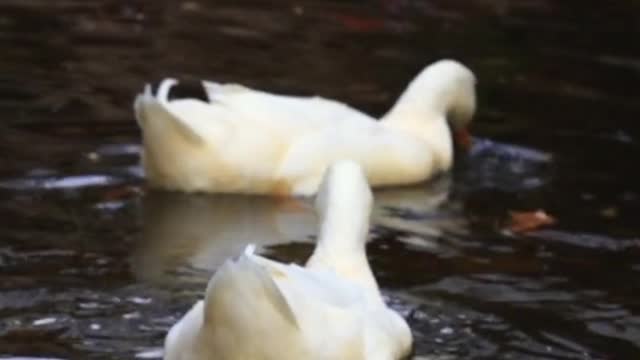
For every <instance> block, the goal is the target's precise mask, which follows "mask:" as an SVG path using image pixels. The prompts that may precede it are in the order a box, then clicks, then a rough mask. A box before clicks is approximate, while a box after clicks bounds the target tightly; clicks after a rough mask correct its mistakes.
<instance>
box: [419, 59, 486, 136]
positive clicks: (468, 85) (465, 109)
mask: <svg viewBox="0 0 640 360" xmlns="http://www.w3.org/2000/svg"><path fill="white" fill-rule="evenodd" d="M415 81H416V82H417V83H418V84H419V86H424V87H425V90H423V91H424V93H426V94H427V96H428V98H427V101H428V102H430V103H431V104H432V106H434V107H435V108H437V109H439V110H440V111H442V112H443V113H444V114H445V116H446V118H447V120H448V122H449V125H450V126H451V129H452V130H453V133H454V138H455V140H456V141H457V142H458V143H459V144H460V145H461V146H463V147H465V148H466V147H469V146H470V145H471V137H470V135H469V131H468V128H469V125H470V124H471V120H472V119H473V115H474V113H475V111H476V82H477V80H476V77H475V75H474V74H473V72H471V70H469V68H467V67H466V66H464V65H462V64H461V63H459V62H457V61H455V60H440V61H437V62H435V63H433V64H431V65H429V66H428V67H427V68H425V70H424V71H423V72H422V74H420V75H419V76H418V77H417V78H416V80H415Z"/></svg>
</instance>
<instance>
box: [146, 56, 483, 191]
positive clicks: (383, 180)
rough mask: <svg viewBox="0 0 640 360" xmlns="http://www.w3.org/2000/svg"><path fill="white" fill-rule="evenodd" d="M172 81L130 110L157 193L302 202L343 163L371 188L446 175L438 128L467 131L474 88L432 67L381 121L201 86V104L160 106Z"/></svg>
mask: <svg viewBox="0 0 640 360" xmlns="http://www.w3.org/2000/svg"><path fill="white" fill-rule="evenodd" d="M175 83H176V82H175V80H173V79H167V80H165V81H164V82H163V83H161V85H160V87H159V90H158V91H157V94H156V95H155V96H153V95H152V94H151V93H150V90H149V89H148V88H145V92H144V93H143V94H141V95H139V96H138V97H137V99H136V102H135V104H134V108H135V114H136V118H137V120H138V123H139V124H140V126H141V128H142V130H143V141H144V166H145V170H146V172H147V179H148V180H149V182H150V183H151V185H154V186H156V187H161V188H166V189H172V190H181V191H188V192H190V191H208V192H227V193H229V192H231V193H233V192H243V193H258V194H265V193H269V194H296V195H311V194H314V193H315V192H316V191H317V188H318V186H319V184H320V181H321V179H322V175H323V173H324V171H325V170H326V168H327V167H328V166H329V165H330V164H331V163H333V162H335V161H337V160H341V159H352V160H354V161H357V162H358V163H360V165H361V166H362V167H363V168H364V170H365V172H366V174H367V177H368V179H369V182H370V183H371V185H373V186H382V185H399V184H410V183H416V182H420V181H422V180H425V179H427V178H429V177H430V176H432V175H434V174H436V173H438V172H441V171H445V170H447V169H449V167H450V166H451V161H452V151H453V147H452V144H451V142H452V141H451V134H450V131H449V128H448V126H447V121H448V120H452V118H454V117H455V118H456V119H462V120H456V121H458V122H468V121H469V119H470V117H471V116H472V115H473V111H474V109H475V93H474V84H475V79H474V77H473V74H472V73H471V72H470V71H469V70H468V69H467V68H465V67H464V66H463V65H461V64H459V63H456V62H453V61H440V62H437V63H435V64H433V65H431V66H429V67H427V68H426V69H425V70H423V72H422V73H420V74H419V75H418V76H417V77H416V79H414V81H413V82H412V83H411V84H410V85H409V87H408V88H407V91H405V93H404V94H403V96H401V97H400V100H398V102H397V103H396V105H395V106H394V107H393V108H392V110H390V111H389V113H388V114H387V115H385V117H384V118H383V120H382V121H377V120H376V119H374V118H372V117H371V116H369V115H367V114H365V113H363V112H360V111H358V110H356V109H353V108H351V107H349V106H347V105H345V104H342V103H339V102H337V101H333V100H328V99H323V98H320V97H296V96H285V95H275V94H270V93H266V92H262V91H258V90H253V89H250V88H247V87H244V86H241V85H236V84H229V85H224V84H217V83H213V82H204V83H203V86H204V88H205V91H206V92H207V95H208V98H209V102H205V101H200V100H196V99H180V100H169V99H168V94H169V92H170V89H171V86H173V85H174V84H175Z"/></svg>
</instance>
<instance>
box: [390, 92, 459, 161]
mask: <svg viewBox="0 0 640 360" xmlns="http://www.w3.org/2000/svg"><path fill="white" fill-rule="evenodd" d="M450 93H451V92H450V91H448V89H447V87H446V86H444V87H443V86H442V85H439V83H438V82H436V83H429V82H424V81H422V82H417V81H416V80H414V81H413V82H412V83H411V84H409V86H408V87H407V89H406V90H405V92H404V93H403V94H402V95H401V96H400V98H399V99H398V101H397V102H396V103H395V105H394V106H393V107H392V108H391V110H389V112H388V113H387V114H386V115H384V116H383V117H382V119H381V122H382V124H383V125H384V126H387V127H389V128H393V129H397V130H401V131H404V132H407V133H409V134H411V135H413V136H415V137H418V138H420V139H421V140H423V141H425V142H426V143H428V144H429V146H430V148H431V151H432V153H433V154H434V157H435V159H436V162H437V164H438V165H439V168H440V169H441V170H447V169H448V168H449V167H450V166H451V163H452V160H453V140H452V137H451V130H450V129H449V125H448V123H447V113H449V111H450V108H451V107H452V106H453V101H454V100H453V96H452V95H450Z"/></svg>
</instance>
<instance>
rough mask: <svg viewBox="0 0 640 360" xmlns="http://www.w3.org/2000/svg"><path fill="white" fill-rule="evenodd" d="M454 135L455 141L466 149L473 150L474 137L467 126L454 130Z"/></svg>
mask: <svg viewBox="0 0 640 360" xmlns="http://www.w3.org/2000/svg"><path fill="white" fill-rule="evenodd" d="M453 137H454V138H455V142H456V143H457V144H458V145H459V146H460V147H461V148H462V149H463V150H464V151H469V150H471V146H472V145H473V139H472V138H471V133H469V130H467V128H460V129H457V130H455V131H454V134H453Z"/></svg>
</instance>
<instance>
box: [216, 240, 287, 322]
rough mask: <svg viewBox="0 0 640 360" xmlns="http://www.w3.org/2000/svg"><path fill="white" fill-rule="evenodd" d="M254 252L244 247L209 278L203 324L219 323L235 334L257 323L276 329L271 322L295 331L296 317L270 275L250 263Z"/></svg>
mask: <svg viewBox="0 0 640 360" xmlns="http://www.w3.org/2000/svg"><path fill="white" fill-rule="evenodd" d="M254 249H255V246H253V247H252V246H248V247H247V249H246V250H245V252H244V253H243V254H242V255H240V257H239V258H238V259H237V260H227V262H225V263H224V264H223V265H222V267H220V269H219V270H218V271H217V272H216V274H215V275H214V276H213V278H212V279H211V281H210V282H209V286H208V287H207V292H206V296H205V307H206V310H205V314H206V315H205V319H206V320H205V321H207V322H208V321H211V322H212V323H221V322H222V323H224V324H227V325H230V326H232V327H233V328H234V329H236V330H238V331H242V328H243V327H246V326H254V327H255V326H260V324H268V323H271V325H272V326H277V324H275V323H274V322H277V323H279V324H280V326H287V327H289V328H298V323H297V320H296V316H295V314H294V312H293V310H292V308H291V306H290V305H289V303H288V302H287V299H286V297H285V296H284V294H283V293H282V291H281V290H280V288H279V287H278V285H277V284H276V282H275V281H274V279H273V278H272V277H271V274H270V272H269V271H268V270H267V269H265V268H264V267H263V266H262V265H260V264H259V263H257V262H256V261H254V259H253V258H254V257H256V256H257V255H253V251H254ZM260 318H262V319H260ZM260 320H263V321H260ZM255 330H256V329H252V331H255ZM266 330H268V329H266Z"/></svg>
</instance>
